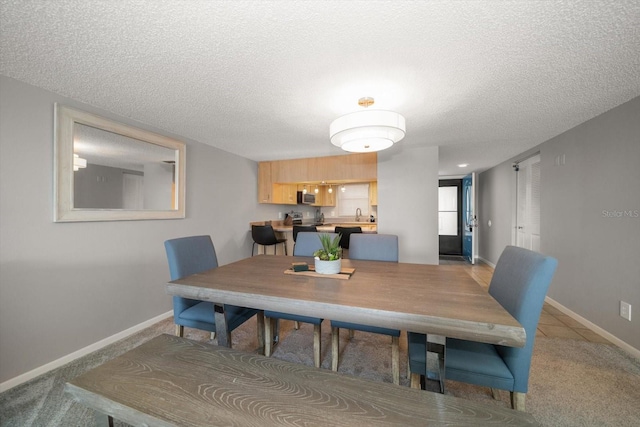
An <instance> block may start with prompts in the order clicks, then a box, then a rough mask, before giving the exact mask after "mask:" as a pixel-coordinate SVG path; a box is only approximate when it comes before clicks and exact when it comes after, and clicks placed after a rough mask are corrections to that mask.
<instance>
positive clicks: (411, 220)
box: [378, 142, 438, 264]
mask: <svg viewBox="0 0 640 427" xmlns="http://www.w3.org/2000/svg"><path fill="white" fill-rule="evenodd" d="M378 218H379V223H378V233H384V234H397V235H398V244H399V255H400V262H411V263H417V264H438V147H412V146H410V145H407V144H403V142H400V143H398V144H396V146H394V147H393V148H391V149H388V150H385V151H381V152H379V153H378Z"/></svg>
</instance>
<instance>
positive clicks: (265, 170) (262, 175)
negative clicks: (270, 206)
mask: <svg viewBox="0 0 640 427" xmlns="http://www.w3.org/2000/svg"><path fill="white" fill-rule="evenodd" d="M271 184H272V181H271V162H260V163H258V203H273V197H272V191H273V186H272V185H271Z"/></svg>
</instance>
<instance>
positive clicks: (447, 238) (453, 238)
mask: <svg viewBox="0 0 640 427" xmlns="http://www.w3.org/2000/svg"><path fill="white" fill-rule="evenodd" d="M438 240H439V243H440V251H439V252H440V256H443V255H444V256H457V257H460V256H462V180H461V179H443V180H440V183H439V188H438Z"/></svg>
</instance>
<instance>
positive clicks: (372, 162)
mask: <svg viewBox="0 0 640 427" xmlns="http://www.w3.org/2000/svg"><path fill="white" fill-rule="evenodd" d="M307 168H308V175H307V179H306V180H305V181H312V182H313V181H340V182H358V181H360V182H364V181H375V180H377V179H378V154H377V153H355V154H348V155H344V156H329V157H314V158H311V159H307Z"/></svg>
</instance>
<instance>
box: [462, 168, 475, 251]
mask: <svg viewBox="0 0 640 427" xmlns="http://www.w3.org/2000/svg"><path fill="white" fill-rule="evenodd" d="M474 219H475V218H474V215H473V177H472V176H471V175H467V176H465V177H464V178H462V256H463V257H465V259H466V260H467V261H469V262H470V263H472V264H473V225H474Z"/></svg>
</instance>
